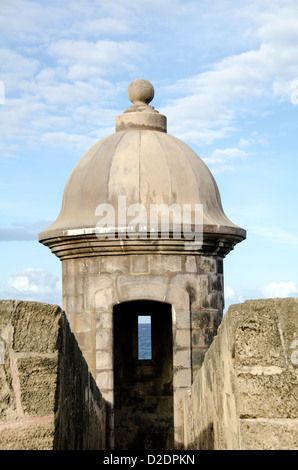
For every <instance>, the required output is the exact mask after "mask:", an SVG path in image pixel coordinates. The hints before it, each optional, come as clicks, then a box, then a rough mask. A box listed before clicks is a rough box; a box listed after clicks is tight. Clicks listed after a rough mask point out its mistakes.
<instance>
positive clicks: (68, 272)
mask: <svg viewBox="0 0 298 470" xmlns="http://www.w3.org/2000/svg"><path fill="white" fill-rule="evenodd" d="M153 248H154V247H153ZM146 249H148V248H146ZM174 253H175V252H174ZM62 289H63V292H62V293H63V298H62V308H63V310H65V312H66V314H67V318H68V320H69V323H70V326H71V329H72V331H73V332H74V334H75V335H76V338H77V340H78V343H79V345H80V348H81V350H82V352H83V354H84V357H85V359H86V361H87V363H88V366H89V368H90V371H91V372H92V374H93V376H94V377H95V379H96V383H97V386H98V387H99V389H100V390H101V393H102V395H103V397H104V399H105V400H107V401H108V402H109V403H110V404H111V407H113V401H114V364H113V355H114V351H113V347H114V345H113V311H114V306H115V305H118V304H121V303H124V302H129V301H137V300H153V301H157V302H164V303H167V304H170V305H171V307H172V338H171V341H173V400H174V428H175V429H174V432H175V440H176V441H177V442H179V441H180V440H181V438H180V437H179V434H180V432H181V429H180V426H179V425H178V422H177V420H176V414H177V413H176V410H177V409H178V406H179V403H180V400H181V398H182V397H183V396H184V395H185V393H186V392H187V390H188V388H189V387H190V386H191V383H192V379H193V376H194V374H195V373H196V371H198V370H199V368H200V367H201V364H202V361H203V358H204V354H205V352H206V350H207V349H208V348H209V346H210V344H211V342H212V339H213V336H214V335H215V334H216V331H217V328H218V325H219V323H220V321H221V318H222V311H223V260H222V257H221V256H218V255H210V254H209V255H208V256H207V255H203V254H194V255H190V254H156V251H153V252H152V254H146V253H144V254H135V255H133V254H125V253H124V254H121V255H107V256H93V257H92V256H86V257H78V258H69V259H63V260H62ZM168 340H169V338H162V337H160V341H162V342H165V341H168ZM109 422H110V423H111V426H110V433H109V434H110V438H109V443H110V444H109V445H110V447H111V448H112V447H113V446H114V435H113V432H114V431H113V426H114V425H113V412H112V413H111V415H110V420H109Z"/></svg>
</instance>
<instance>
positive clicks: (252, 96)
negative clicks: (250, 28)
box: [163, 2, 298, 144]
mask: <svg viewBox="0 0 298 470" xmlns="http://www.w3.org/2000/svg"><path fill="white" fill-rule="evenodd" d="M273 3H274V2H273ZM295 12H296V14H295ZM249 15H251V21H252V22H254V23H255V25H256V29H255V30H254V33H253V34H254V35H255V37H256V39H258V40H259V47H256V48H255V49H254V50H248V51H245V52H241V53H238V54H233V55H230V56H226V57H224V58H222V59H221V60H219V61H217V62H215V63H214V64H213V65H211V66H210V67H209V69H208V70H207V71H205V72H203V73H200V74H197V75H195V76H193V77H190V78H187V79H182V80H178V81H177V82H176V83H175V84H173V85H172V87H171V92H172V93H179V94H180V96H181V94H183V95H184V97H183V98H179V99H178V100H176V101H175V100H172V101H171V102H169V103H168V104H167V106H165V108H164V109H163V111H164V112H165V113H166V114H167V115H168V121H169V123H171V128H172V129H173V131H172V133H174V134H175V135H177V136H178V137H180V138H184V139H187V140H189V141H192V142H195V143H199V144H206V143H210V142H212V139H213V141H215V140H216V138H217V137H218V138H222V137H223V134H224V135H225V136H227V135H229V133H230V131H231V130H233V128H235V126H237V121H238V119H240V117H241V116H243V115H245V114H246V113H247V112H248V111H249V109H250V106H251V100H255V101H254V102H255V103H257V102H256V99H258V100H259V102H260V100H261V99H267V100H272V101H273V100H274V95H275V96H278V97H285V96H286V97H287V100H288V102H290V96H291V93H292V92H293V90H292V89H291V81H292V80H293V79H295V78H298V49H297V47H296V44H297V41H298V8H297V4H296V5H294V4H293V3H291V8H283V4H282V3H279V2H275V3H274V4H273V5H271V6H269V4H268V5H267V11H266V12H263V11H262V8H260V7H258V6H257V4H256V3H255V4H254V9H253V10H250V11H249ZM242 16H245V11H244V12H243V15H242ZM223 129H224V130H225V131H224V133H223ZM210 131H212V134H210Z"/></svg>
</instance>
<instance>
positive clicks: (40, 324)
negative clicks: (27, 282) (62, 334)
mask: <svg viewBox="0 0 298 470" xmlns="http://www.w3.org/2000/svg"><path fill="white" fill-rule="evenodd" d="M60 316H61V310H60V307H58V306H57V305H48V304H41V303H39V302H22V301H21V302H19V303H18V304H17V307H16V308H15V310H14V312H13V315H12V320H11V324H12V327H13V329H14V334H13V348H14V351H15V352H30V351H34V352H39V353H51V352H54V351H56V346H57V345H56V343H57V334H58V331H59V320H60Z"/></svg>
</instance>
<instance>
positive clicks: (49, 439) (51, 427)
mask: <svg viewBox="0 0 298 470" xmlns="http://www.w3.org/2000/svg"><path fill="white" fill-rule="evenodd" d="M54 435H55V423H54V417H53V418H50V419H47V420H41V422H32V423H27V425H26V424H24V425H23V426H22V425H19V426H11V427H8V428H4V429H3V430H1V428H0V450H53V443H54Z"/></svg>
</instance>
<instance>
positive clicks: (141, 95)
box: [127, 78, 154, 105]
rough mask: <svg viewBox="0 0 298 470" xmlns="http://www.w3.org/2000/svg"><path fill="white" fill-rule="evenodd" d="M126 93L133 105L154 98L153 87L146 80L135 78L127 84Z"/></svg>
mask: <svg viewBox="0 0 298 470" xmlns="http://www.w3.org/2000/svg"><path fill="white" fill-rule="evenodd" d="M127 95H128V98H129V100H130V101H131V102H132V103H133V104H134V105H140V104H149V103H150V101H152V100H153V98H154V88H153V85H152V84H151V83H150V82H148V80H144V79H143V78H137V79H136V80H134V81H133V82H131V84H130V85H129V86H128V89H127Z"/></svg>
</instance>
